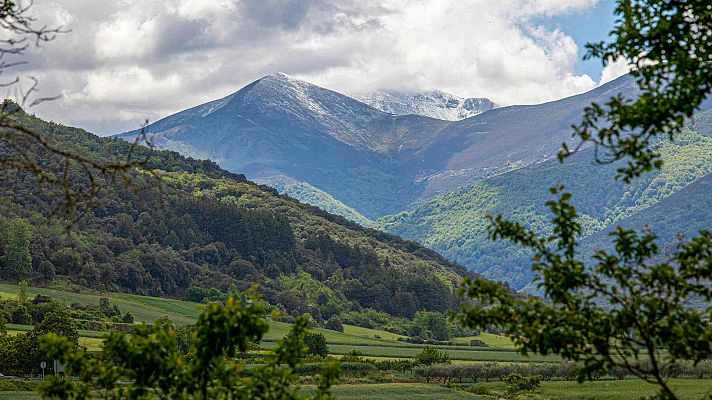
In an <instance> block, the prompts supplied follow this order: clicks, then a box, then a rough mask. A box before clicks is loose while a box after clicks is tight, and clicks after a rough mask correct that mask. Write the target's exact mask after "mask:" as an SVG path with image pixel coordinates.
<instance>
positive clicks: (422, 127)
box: [123, 74, 712, 289]
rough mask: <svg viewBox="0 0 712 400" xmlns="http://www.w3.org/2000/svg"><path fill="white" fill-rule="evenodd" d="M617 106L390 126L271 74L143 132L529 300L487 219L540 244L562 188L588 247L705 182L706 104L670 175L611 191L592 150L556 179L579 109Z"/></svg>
mask: <svg viewBox="0 0 712 400" xmlns="http://www.w3.org/2000/svg"><path fill="white" fill-rule="evenodd" d="M619 93H621V94H623V95H624V96H626V97H630V98H632V97H635V96H636V93H637V85H636V83H635V81H634V80H633V78H632V77H630V76H623V77H620V78H618V79H616V80H614V81H612V82H609V83H607V84H604V85H602V86H600V87H598V88H596V89H594V90H592V91H589V92H587V93H583V94H580V95H577V96H572V97H568V98H565V99H561V100H557V101H552V102H548V103H544V104H538V105H527V106H508V107H501V108H494V109H490V110H488V111H485V112H483V113H481V114H478V115H475V116H473V117H470V118H466V119H463V120H459V121H446V120H440V119H434V118H429V117H424V116H421V115H412V114H411V115H395V114H392V113H387V112H383V111H381V110H379V109H377V108H374V107H371V106H369V105H367V104H364V103H362V102H359V101H357V100H355V99H352V98H350V97H347V96H344V95H341V94H338V93H336V92H333V91H330V90H328V89H324V88H320V87H318V86H315V85H312V84H310V83H308V82H304V81H301V80H298V79H295V78H292V77H289V76H286V75H283V74H275V75H270V76H267V77H265V78H262V79H260V80H258V81H256V82H254V83H252V84H250V85H248V86H246V87H245V88H243V89H240V90H239V91H237V92H236V93H234V94H232V95H230V96H228V97H226V98H224V99H221V100H218V101H216V102H212V103H208V104H205V105H202V106H198V107H195V108H193V109H189V110H186V111H183V112H181V113H178V114H175V115H172V116H168V117H166V118H164V119H163V120H160V121H158V122H156V123H154V124H152V125H150V126H149V127H148V132H150V133H151V135H153V136H154V137H155V143H156V144H157V145H159V146H161V147H166V148H170V149H175V150H178V151H180V152H182V153H184V154H189V155H196V156H200V157H209V158H211V159H213V160H215V161H217V162H218V163H219V164H220V165H221V166H223V167H225V168H227V169H228V170H231V171H240V172H245V174H246V175H247V176H248V177H249V178H250V179H255V180H257V181H259V182H262V183H268V184H269V185H271V186H274V187H277V188H278V189H279V190H280V191H281V192H282V193H289V194H290V195H292V196H295V197H297V198H298V199H301V200H303V201H304V202H308V203H310V204H313V205H316V206H319V207H324V208H326V209H328V210H330V211H333V212H335V213H338V214H340V215H343V216H346V217H347V218H350V219H352V220H354V221H358V222H359V223H360V224H362V225H368V226H376V227H380V228H381V229H383V230H385V231H387V232H390V233H392V234H396V235H400V236H402V237H404V238H407V239H411V240H416V241H418V242H419V243H422V244H424V245H426V246H428V247H430V248H432V249H435V250H437V251H439V252H441V253H442V254H444V255H445V256H446V257H448V258H450V259H452V260H455V261H457V262H459V263H461V264H463V265H465V266H466V267H468V268H469V269H471V270H472V271H475V272H478V273H482V274H484V275H485V276H487V277H489V278H491V279H497V280H503V281H508V282H509V283H510V284H511V285H512V286H513V287H514V288H516V289H521V288H523V287H525V286H526V285H527V284H528V283H529V282H530V280H531V278H532V275H531V271H530V268H529V267H530V261H529V255H528V254H527V253H526V252H524V251H522V250H521V249H517V248H515V247H513V246H511V245H509V244H507V243H502V242H499V243H493V242H491V241H490V240H489V239H488V236H487V221H486V219H485V215H486V214H488V213H491V214H500V213H501V214H503V215H505V216H507V217H508V218H511V219H515V220H519V221H523V222H524V223H526V224H527V225H529V226H531V227H532V228H534V229H536V230H537V231H539V232H543V233H545V232H546V231H547V229H548V228H547V227H548V225H547V221H548V218H549V214H548V210H547V209H546V208H545V206H544V203H545V201H546V200H548V199H549V192H548V190H547V189H548V188H549V187H550V186H551V185H552V184H553V183H554V182H555V181H556V180H560V181H562V182H563V183H564V184H566V185H567V187H568V188H569V189H570V190H571V191H572V192H573V194H574V198H575V199H576V201H577V203H576V206H577V208H578V209H579V210H580V211H581V212H582V219H583V221H584V223H585V226H586V234H587V235H595V234H597V233H600V232H601V231H603V230H604V229H605V228H606V227H608V226H610V225H611V224H615V223H617V222H619V221H626V220H627V218H633V217H634V216H635V215H636V214H637V213H640V212H642V211H644V210H646V209H648V208H649V207H651V206H653V205H656V204H658V203H660V202H661V201H663V200H664V199H666V198H667V197H669V196H671V195H673V194H675V193H677V192H678V191H680V190H682V189H683V188H685V187H687V186H688V185H690V184H692V183H694V182H696V181H697V180H699V179H701V178H702V177H704V176H706V175H707V174H708V173H709V172H710V168H711V167H712V155H711V154H710V149H712V143H710V142H709V140H710V137H712V133H711V131H709V129H708V128H709V126H712V125H710V120H711V117H710V111H708V110H709V109H710V108H712V102H709V101H708V102H706V103H705V104H703V106H702V108H701V109H700V112H699V113H698V114H697V115H696V117H695V118H694V119H693V120H691V121H690V129H689V130H688V131H686V132H684V133H683V134H682V135H681V136H680V137H679V138H678V141H677V142H676V143H674V144H670V143H667V142H661V144H660V146H661V151H662V153H663V156H664V159H665V161H666V168H665V169H663V171H660V172H656V173H653V174H648V175H646V176H645V177H642V178H641V179H639V180H638V181H636V182H635V183H634V184H633V185H629V186H626V185H623V184H620V183H612V182H614V180H613V177H614V175H615V170H616V168H617V166H616V165H602V166H601V165H594V164H593V163H592V159H593V155H592V154H591V150H590V149H583V150H582V151H581V152H580V153H579V154H578V155H577V156H575V157H573V158H572V159H570V160H569V161H568V162H567V163H566V164H564V165H563V166H562V165H560V164H559V163H558V162H557V161H556V157H555V155H556V152H557V151H558V149H559V148H560V146H561V143H562V142H565V141H569V140H571V125H572V124H573V123H576V122H578V121H579V120H580V118H581V113H582V110H583V108H584V107H585V106H586V105H588V104H590V103H591V102H598V103H601V102H604V101H606V100H607V99H608V98H610V96H612V95H615V94H619ZM134 134H135V132H134V133H128V134H124V135H123V137H124V138H130V137H131V135H134ZM685 218H687V219H692V218H694V216H692V215H689V216H687V217H685ZM372 224H375V225H372ZM676 226H677V225H669V226H667V227H666V226H663V227H661V230H662V231H664V232H662V233H663V236H665V237H668V236H670V235H673V233H672V232H673V230H674V229H675V227H676ZM591 237H593V236H591ZM591 240H593V239H591Z"/></svg>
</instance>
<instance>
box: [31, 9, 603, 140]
mask: <svg viewBox="0 0 712 400" xmlns="http://www.w3.org/2000/svg"><path fill="white" fill-rule="evenodd" d="M595 2H596V0H279V1H276V0H202V1H201V0H120V1H117V0H93V1H90V2H87V1H84V0H44V1H43V2H42V3H40V2H38V3H37V5H36V8H37V10H38V16H39V17H41V18H44V19H45V20H47V21H48V22H47V23H50V24H51V23H53V22H54V23H62V24H65V25H69V27H70V28H71V29H72V32H71V33H68V34H65V35H62V36H60V37H59V38H58V39H57V40H56V41H55V42H53V43H49V44H47V45H45V46H43V47H42V48H40V49H38V50H36V51H34V53H33V54H32V55H31V56H30V61H31V64H30V67H29V68H28V69H26V70H25V71H24V72H25V73H27V74H32V75H35V76H38V77H39V78H41V83H42V85H43V88H44V89H45V91H44V92H43V93H44V94H51V92H52V91H54V92H56V93H64V98H63V99H62V100H59V101H56V102H52V103H48V104H45V105H44V106H42V108H40V109H39V110H38V111H37V112H38V113H39V115H41V116H46V117H47V118H52V119H55V120H60V121H62V122H65V123H68V124H80V125H83V126H86V127H88V128H90V129H94V130H100V131H102V133H111V132H117V131H121V130H124V129H130V128H135V127H136V126H138V124H140V122H141V121H142V120H143V119H144V118H145V117H150V118H151V119H155V118H158V117H161V116H164V115H165V114H168V113H171V112H176V111H179V110H180V109H183V108H187V107H190V106H193V105H196V104H198V103H200V102H205V101H208V100H211V99H214V98H217V97H220V96H224V95H226V94H228V93H230V92H233V91H235V90H237V89H239V88H240V87H242V86H244V85H245V84H247V83H249V82H251V81H253V80H255V79H258V78H260V77H261V76H264V75H266V74H269V73H272V72H277V71H282V72H287V73H289V74H292V75H296V76H298V77H301V78H304V79H307V80H310V81H312V82H314V83H316V84H320V85H323V86H326V87H329V88H331V89H334V90H337V91H341V92H344V93H347V94H358V93H361V92H364V91H368V90H373V89H377V88H385V89H400V90H424V89H436V88H437V89H442V90H446V91H450V92H453V93H455V94H458V95H462V96H487V97H490V98H492V99H493V100H494V101H496V102H498V103H500V104H513V103H535V102H542V101H548V100H552V99H556V98H560V97H563V96H567V95H572V94H576V93H580V92H582V91H585V90H588V89H591V88H593V87H595V85H596V83H595V82H594V80H593V79H591V77H589V76H588V75H577V74H576V73H575V72H574V65H575V62H576V58H577V51H578V47H577V45H576V43H575V42H574V41H573V39H572V38H571V37H570V36H568V35H567V34H566V32H562V31H560V30H558V29H550V28H547V27H544V26H539V25H537V24H535V23H533V22H532V21H533V20H535V19H536V18H537V17H541V16H553V15H560V14H564V13H569V12H572V11H578V10H585V9H587V8H589V7H592V6H593V5H594V4H595ZM277 4H278V5H277ZM43 22H44V21H43ZM616 71H617V70H616ZM615 73H617V72H615ZM608 74H614V67H613V66H609V68H607V70H604V75H605V77H606V78H605V79H608V78H607V77H608V76H609V75H608ZM611 76H612V75H611ZM603 78H604V77H603V76H602V79H603ZM137 110H138V111H137Z"/></svg>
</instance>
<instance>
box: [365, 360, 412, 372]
mask: <svg viewBox="0 0 712 400" xmlns="http://www.w3.org/2000/svg"><path fill="white" fill-rule="evenodd" d="M373 364H374V365H375V366H376V368H378V369H379V370H381V371H398V372H406V371H410V370H411V369H413V361H410V360H383V361H375V362H374V363H373Z"/></svg>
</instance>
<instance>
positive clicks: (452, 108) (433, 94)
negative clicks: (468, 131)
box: [359, 90, 496, 121]
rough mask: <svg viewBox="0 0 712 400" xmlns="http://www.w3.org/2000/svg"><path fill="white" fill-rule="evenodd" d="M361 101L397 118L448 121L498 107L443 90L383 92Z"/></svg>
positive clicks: (480, 99) (370, 95)
mask: <svg viewBox="0 0 712 400" xmlns="http://www.w3.org/2000/svg"><path fill="white" fill-rule="evenodd" d="M359 100H360V101H362V102H364V103H366V104H368V105H370V106H371V107H374V108H377V109H379V110H381V111H385V112H387V113H391V114H395V115H409V114H416V115H423V116H426V117H431V118H437V119H442V120H447V121H459V120H462V119H465V118H469V117H472V116H475V115H477V114H481V113H483V112H485V111H487V110H490V109H492V108H495V107H496V105H495V104H494V103H493V102H492V101H491V100H489V99H487V98H463V97H459V96H455V95H453V94H450V93H446V92H442V91H440V90H432V91H427V92H420V93H398V92H391V91H385V90H379V91H376V92H373V93H371V94H369V95H367V96H364V97H361V98H359Z"/></svg>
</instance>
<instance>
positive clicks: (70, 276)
mask: <svg viewBox="0 0 712 400" xmlns="http://www.w3.org/2000/svg"><path fill="white" fill-rule="evenodd" d="M15 118H17V119H18V120H19V121H20V122H21V123H23V124H26V125H28V126H31V127H32V128H33V129H34V130H36V131H39V132H41V133H43V134H45V135H47V136H48V137H49V138H50V140H51V141H52V142H53V143H57V144H61V146H62V148H65V149H71V150H73V151H76V152H78V153H81V154H86V155H91V156H93V157H98V158H104V159H107V160H112V159H115V158H118V157H123V156H125V155H126V153H127V152H128V151H129V149H130V145H129V144H128V143H127V142H125V141H124V140H121V139H109V138H99V137H97V136H94V135H92V134H90V133H87V132H85V131H83V130H79V129H74V128H68V127H64V126H62V125H58V124H54V123H47V122H43V121H41V120H39V119H37V118H34V117H32V116H28V115H26V114H24V113H22V112H19V113H18V114H16V116H15ZM135 151H136V153H137V156H138V157H142V156H143V155H146V154H147V152H148V151H149V150H148V149H146V148H139V149H136V150H135ZM40 154H42V153H40ZM41 159H42V162H44V163H46V165H47V166H49V167H56V168H57V169H58V171H61V170H62V166H61V165H60V164H58V160H57V159H56V158H52V157H49V156H47V157H41ZM149 160H150V164H149V169H150V170H153V171H154V173H158V174H159V175H161V176H162V178H161V179H160V181H158V182H157V181H155V179H154V178H153V177H152V176H153V174H146V173H136V174H134V182H133V184H132V185H131V186H129V187H125V186H124V185H122V184H120V183H107V184H105V185H103V189H102V190H101V192H100V193H99V196H98V197H97V198H96V199H95V204H94V208H93V209H92V210H91V211H90V212H89V214H88V215H86V216H85V217H84V218H82V219H80V220H79V221H78V222H77V223H76V224H74V226H73V227H72V229H71V232H67V231H65V229H64V226H65V222H64V221H62V220H59V219H50V220H48V219H47V215H48V214H49V213H50V212H51V211H52V210H53V209H56V207H58V204H59V203H61V199H62V190H61V188H60V187H54V186H49V185H45V186H43V190H38V188H37V185H36V177H35V176H33V175H31V174H27V173H22V174H15V173H7V174H5V176H3V177H2V179H3V185H2V187H1V189H0V196H1V197H0V216H2V218H1V220H2V224H0V228H1V229H2V236H1V237H2V240H0V256H1V258H0V274H1V277H2V279H3V280H6V281H16V280H18V279H20V278H25V279H30V280H31V281H34V282H35V284H47V283H50V282H70V283H72V284H77V285H81V286H84V287H89V288H92V289H99V290H113V291H125V292H130V293H139V294H150V295H157V296H166V297H175V298H191V299H193V300H201V297H203V296H207V295H209V294H212V295H215V293H216V291H215V290H214V289H217V290H218V291H219V292H217V293H223V294H226V293H228V292H231V291H234V290H244V289H247V288H248V287H250V286H251V285H252V284H253V283H259V284H260V285H261V288H260V291H261V292H262V293H263V295H264V296H265V298H266V300H268V301H269V302H271V303H273V304H281V305H282V306H284V307H285V308H286V310H287V311H288V312H290V313H293V314H297V313H303V312H309V313H311V314H312V315H313V316H314V317H316V318H317V319H319V318H324V319H326V318H329V317H330V316H331V315H333V314H335V313H339V312H341V311H342V310H349V309H360V308H374V309H377V310H381V311H386V312H388V313H390V314H392V315H398V316H412V315H413V314H414V313H415V312H416V311H418V310H425V309H427V310H438V311H445V310H446V309H448V308H451V307H453V306H454V305H455V304H456V296H455V295H454V288H455V285H456V284H457V282H458V281H459V280H460V279H461V277H462V276H463V275H464V273H465V270H464V269H463V268H462V267H459V266H457V265H455V264H452V263H449V262H447V261H446V260H445V259H443V258H442V257H440V256H439V255H438V254H437V253H435V252H433V251H431V250H428V249H426V248H424V247H421V246H420V245H417V244H415V243H413V242H407V241H403V240H401V239H399V238H397V237H394V236H391V235H387V234H384V233H381V232H379V231H375V230H370V229H366V228H362V227H360V226H359V225H356V224H354V223H353V222H350V221H348V220H346V219H344V218H343V217H339V216H334V215H332V214H329V213H327V212H324V211H321V210H319V209H317V208H315V207H312V206H307V205H304V204H300V203H298V202H297V201H295V200H293V199H291V198H288V197H285V196H280V195H278V194H277V192H276V191H275V190H274V189H271V188H268V187H264V186H259V185H256V184H254V183H252V182H249V181H247V180H245V178H244V177H243V176H242V175H238V174H233V173H230V172H227V171H224V170H222V169H220V168H219V167H218V166H217V165H216V164H215V163H213V162H208V161H196V160H193V159H190V158H185V157H182V156H180V155H179V154H178V153H175V152H170V151H155V153H154V154H152V155H151V157H150V159H149ZM156 171H158V172H156ZM74 184H75V185H79V186H81V185H88V182H86V181H81V180H80V181H78V182H75V183H74ZM211 289H212V290H211Z"/></svg>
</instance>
